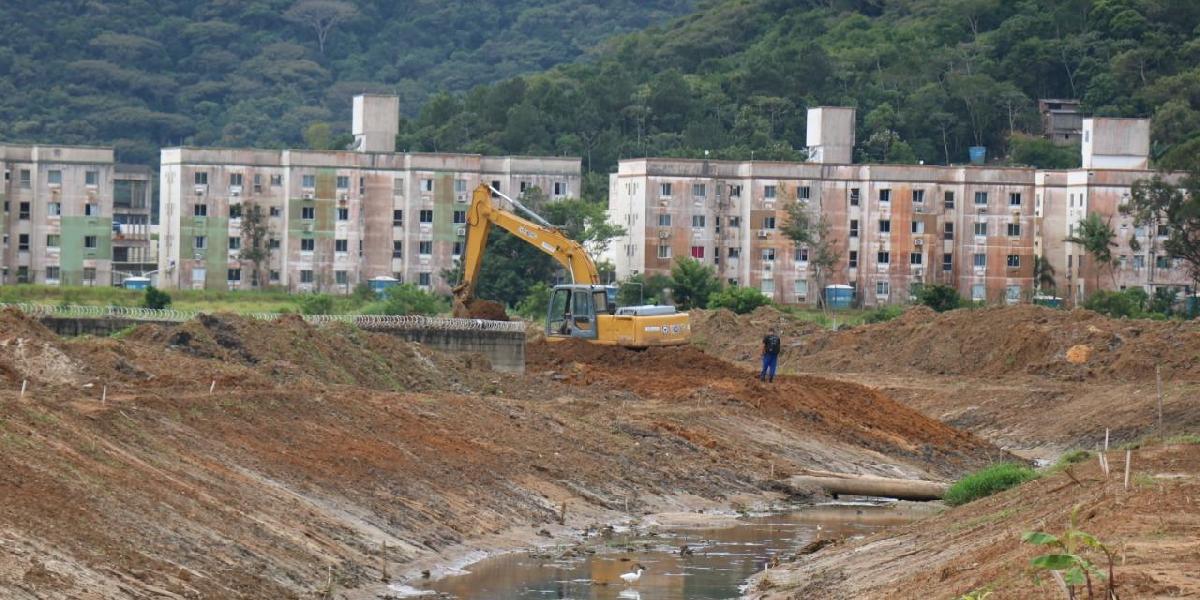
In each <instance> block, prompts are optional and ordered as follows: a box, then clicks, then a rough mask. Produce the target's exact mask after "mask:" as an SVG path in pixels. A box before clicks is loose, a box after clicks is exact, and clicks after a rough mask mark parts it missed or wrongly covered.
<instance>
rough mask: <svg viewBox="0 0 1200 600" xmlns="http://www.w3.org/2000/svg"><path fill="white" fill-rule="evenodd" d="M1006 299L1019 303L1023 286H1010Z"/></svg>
mask: <svg viewBox="0 0 1200 600" xmlns="http://www.w3.org/2000/svg"><path fill="white" fill-rule="evenodd" d="M1005 297H1006V298H1008V301H1009V302H1017V301H1019V300H1020V299H1021V286H1019V285H1010V286H1008V289H1007V293H1006V294H1005Z"/></svg>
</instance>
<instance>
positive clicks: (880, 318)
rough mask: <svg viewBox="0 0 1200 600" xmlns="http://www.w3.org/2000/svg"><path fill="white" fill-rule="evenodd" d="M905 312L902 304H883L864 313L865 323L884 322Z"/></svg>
mask: <svg viewBox="0 0 1200 600" xmlns="http://www.w3.org/2000/svg"><path fill="white" fill-rule="evenodd" d="M902 314H904V308H903V307H901V306H883V307H880V308H877V309H875V310H873V311H870V312H868V313H866V314H865V315H863V323H883V322H885V321H891V320H892V319H895V318H896V317H899V316H900V315H902Z"/></svg>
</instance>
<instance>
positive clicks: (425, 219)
mask: <svg viewBox="0 0 1200 600" xmlns="http://www.w3.org/2000/svg"><path fill="white" fill-rule="evenodd" d="M417 219H418V220H419V221H420V222H421V223H423V224H428V223H432V222H433V209H432V208H422V209H421V212H420V213H418V214H417Z"/></svg>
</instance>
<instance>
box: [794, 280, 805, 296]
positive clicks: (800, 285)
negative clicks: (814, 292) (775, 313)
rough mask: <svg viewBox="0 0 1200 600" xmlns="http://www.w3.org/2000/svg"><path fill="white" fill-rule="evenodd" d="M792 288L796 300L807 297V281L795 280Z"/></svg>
mask: <svg viewBox="0 0 1200 600" xmlns="http://www.w3.org/2000/svg"><path fill="white" fill-rule="evenodd" d="M794 287H795V291H796V297H797V298H806V297H808V280H807V279H797V280H796V283H795V286H794Z"/></svg>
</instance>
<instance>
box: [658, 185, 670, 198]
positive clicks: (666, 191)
mask: <svg viewBox="0 0 1200 600" xmlns="http://www.w3.org/2000/svg"><path fill="white" fill-rule="evenodd" d="M658 195H659V196H662V197H663V198H670V197H671V184H669V183H660V184H658Z"/></svg>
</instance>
